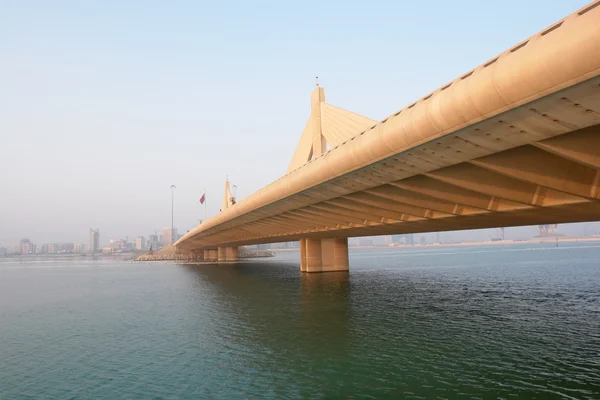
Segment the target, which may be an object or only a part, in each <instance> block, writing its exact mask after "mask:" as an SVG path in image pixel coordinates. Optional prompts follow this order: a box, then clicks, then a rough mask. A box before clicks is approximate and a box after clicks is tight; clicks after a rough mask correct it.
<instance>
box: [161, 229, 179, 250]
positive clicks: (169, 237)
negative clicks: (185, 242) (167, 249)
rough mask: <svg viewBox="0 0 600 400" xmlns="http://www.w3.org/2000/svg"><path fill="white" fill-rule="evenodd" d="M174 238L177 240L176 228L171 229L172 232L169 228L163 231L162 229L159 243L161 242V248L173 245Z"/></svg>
mask: <svg viewBox="0 0 600 400" xmlns="http://www.w3.org/2000/svg"><path fill="white" fill-rule="evenodd" d="M176 238H177V228H173V230H171V228H165V229H163V234H162V237H161V239H160V241H161V242H162V244H163V246H166V245H169V244H171V243H175V239H176Z"/></svg>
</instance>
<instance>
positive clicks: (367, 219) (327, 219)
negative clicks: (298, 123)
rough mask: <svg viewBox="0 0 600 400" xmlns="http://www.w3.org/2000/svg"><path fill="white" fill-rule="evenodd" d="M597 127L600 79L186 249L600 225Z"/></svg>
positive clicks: (259, 214) (302, 196) (249, 218)
mask: <svg viewBox="0 0 600 400" xmlns="http://www.w3.org/2000/svg"><path fill="white" fill-rule="evenodd" d="M599 124H600V79H593V80H591V81H588V82H585V83H584V84H581V85H579V86H577V87H575V88H572V89H570V90H566V91H563V92H560V93H556V94H555V95H552V96H550V97H549V98H547V99H544V100H541V101H538V102H535V103H533V104H528V105H526V106H524V107H521V108H519V109H516V110H513V111H510V112H508V113H505V114H503V115H499V116H497V117H495V118H492V119H489V120H487V121H484V122H481V123H479V124H477V125H474V126H472V127H470V128H467V129H464V130H462V131H459V132H456V133H454V134H452V135H448V136H445V137H441V138H438V139H437V140H434V141H431V142H428V143H426V144H423V145H421V146H417V147H415V148H413V149H411V150H409V151H406V152H404V153H401V154H398V155H396V156H394V157H391V158H388V159H385V160H383V161H381V162H379V163H376V164H374V165H372V166H370V167H367V168H363V169H360V170H358V171H356V172H353V173H351V174H349V176H345V177H341V178H337V179H333V180H332V181H329V182H327V183H325V184H321V185H318V186H316V187H313V188H310V189H308V190H306V191H303V192H301V193H298V194H296V195H295V196H293V197H291V198H287V199H285V202H284V201H279V202H275V203H273V204H270V205H268V206H266V207H263V208H261V209H260V210H256V211H255V212H252V213H250V214H252V215H245V216H244V217H240V218H238V221H236V222H238V223H236V224H235V225H236V226H235V227H233V226H232V227H231V228H228V227H227V226H226V225H229V224H222V225H221V228H223V229H221V230H220V231H219V232H214V233H213V232H210V231H208V232H206V235H198V236H197V237H192V238H190V239H189V240H187V241H186V243H185V246H188V247H190V248H196V247H197V248H208V247H211V246H217V245H221V246H223V245H227V246H237V245H244V244H258V243H272V242H281V241H291V240H300V239H306V238H313V239H322V238H347V237H354V236H370V235H384V234H392V233H415V232H431V231H446V230H460V229H475V228H492V227H501V226H522V225H535V224H546V223H565V222H579V221H592V220H600V204H599V202H598V200H599V198H600V190H599V186H600V156H599V153H600V152H599V149H600V125H599ZM590 125H591V126H590ZM585 126H587V127H585ZM580 127H581V129H578V128H580ZM565 132H567V133H565ZM490 153H491V154H490ZM232 222H233V221H232ZM223 225H225V226H223Z"/></svg>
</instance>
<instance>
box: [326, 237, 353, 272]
mask: <svg viewBox="0 0 600 400" xmlns="http://www.w3.org/2000/svg"><path fill="white" fill-rule="evenodd" d="M332 240H333V269H332V270H331V271H348V270H349V269H350V262H349V259H348V238H343V239H332Z"/></svg>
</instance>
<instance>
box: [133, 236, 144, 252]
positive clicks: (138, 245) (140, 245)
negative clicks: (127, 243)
mask: <svg viewBox="0 0 600 400" xmlns="http://www.w3.org/2000/svg"><path fill="white" fill-rule="evenodd" d="M145 248H146V239H144V237H143V236H138V237H137V238H136V239H135V249H136V250H144V249H145Z"/></svg>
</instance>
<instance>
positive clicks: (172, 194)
mask: <svg viewBox="0 0 600 400" xmlns="http://www.w3.org/2000/svg"><path fill="white" fill-rule="evenodd" d="M176 188H177V187H176V186H175V185H171V244H173V236H174V232H173V203H174V200H175V189H176Z"/></svg>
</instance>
